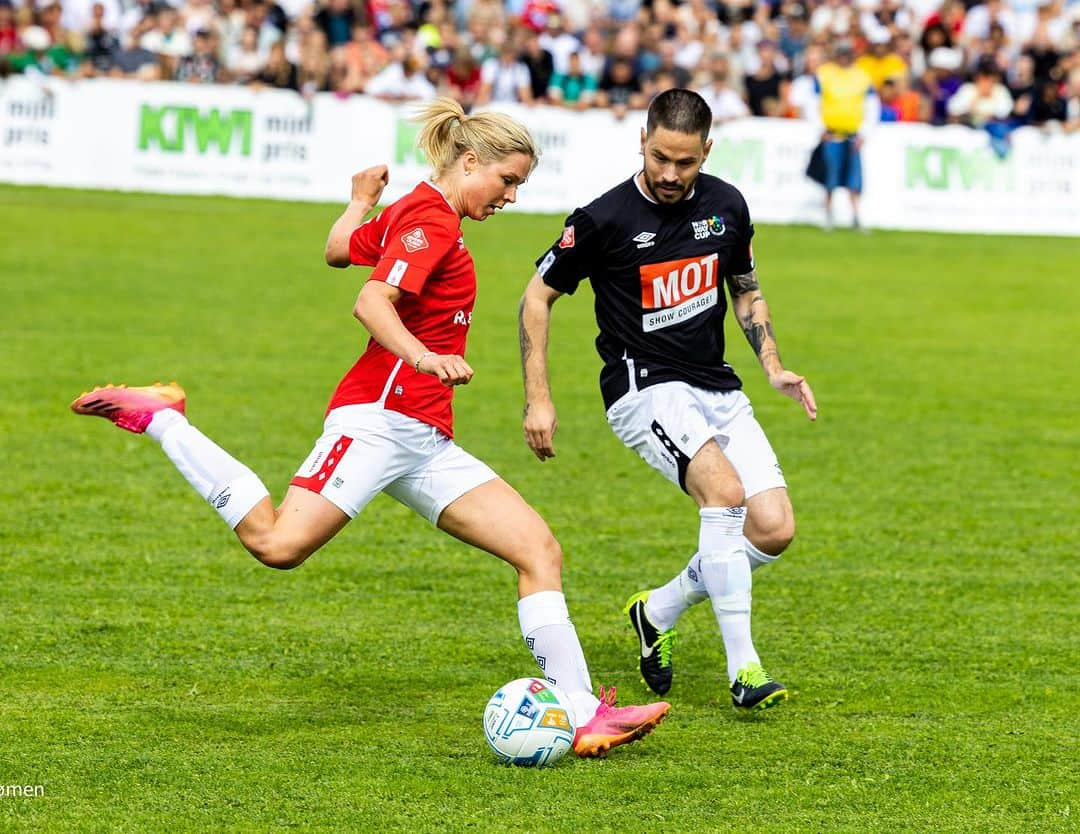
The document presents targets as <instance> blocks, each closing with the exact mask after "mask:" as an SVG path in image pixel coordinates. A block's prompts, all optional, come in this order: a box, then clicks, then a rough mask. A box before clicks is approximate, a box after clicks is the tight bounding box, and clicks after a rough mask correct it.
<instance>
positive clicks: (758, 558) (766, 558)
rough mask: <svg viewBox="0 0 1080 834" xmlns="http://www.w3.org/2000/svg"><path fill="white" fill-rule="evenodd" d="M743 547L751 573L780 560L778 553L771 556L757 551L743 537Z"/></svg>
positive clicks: (752, 544)
mask: <svg viewBox="0 0 1080 834" xmlns="http://www.w3.org/2000/svg"><path fill="white" fill-rule="evenodd" d="M743 546H744V547H745V548H746V558H747V559H749V560H750V570H752V571H755V570H757V569H758V568H761V567H764V566H765V565H771V564H772V563H773V562H775V561H776V560H777V559H779V558H780V554H779V553H778V554H776V555H775V556H773V555H771V554H769V553H766V552H765V551H763V550H758V549H757V548H756V547H754V543H753V542H751V541H750V539H748V538H746V537H745V536H744V537H743Z"/></svg>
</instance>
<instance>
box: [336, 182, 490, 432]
mask: <svg viewBox="0 0 1080 834" xmlns="http://www.w3.org/2000/svg"><path fill="white" fill-rule="evenodd" d="M349 260H350V261H352V263H354V264H357V265H359V266H374V267H375V269H374V271H373V272H372V273H371V276H370V277H369V278H368V280H369V281H385V282H386V283H387V284H390V285H391V286H394V287H397V288H398V289H400V290H403V291H404V292H403V294H402V297H401V299H400V300H399V301H398V302H397V305H396V308H397V313H398V316H399V317H400V318H401V323H402V324H404V325H405V327H406V328H407V329H408V330H409V332H410V333H412V334H413V335H414V336H416V338H417V339H419V340H420V341H421V342H423V343H424V346H425V347H426V348H427V350H430V351H434V352H435V353H440V354H447V353H455V354H457V355H458V356H464V355H465V337H466V336H467V335H468V332H469V324H470V323H471V322H472V311H473V303H474V302H475V301H476V267H475V266H474V265H473V259H472V256H471V255H470V254H469V250H468V249H466V248H465V240H464V238H462V236H461V218H460V217H458V214H457V212H456V211H454V209H452V208H451V207H450V204H449V203H448V202H447V201H446V197H444V196H443V193H442V192H441V191H439V190H438V189H437V188H436V187H435V186H434V185H432V184H431V183H428V182H422V183H420V185H418V186H416V188H414V189H413V190H412V191H411V192H410V193H409V194H406V195H405V196H404V197H402V198H401V199H400V200H398V201H397V202H396V203H392V204H391V205H389V206H387V207H386V208H385V209H383V211H381V212H380V213H379V214H378V215H376V216H375V217H373V218H372V219H370V220H368V221H367V222H366V223H364V224H363V225H362V226H360V227H359V228H358V229H356V231H354V232H353V233H352V237H351V238H350V239H349ZM453 396H454V391H453V388H450V387H447V386H446V385H443V384H442V383H441V382H439V380H438V378H437V377H434V376H431V375H430V374H421V373H417V371H416V369H415V368H413V367H412V366H411V365H409V364H408V363H407V362H404V361H402V360H401V359H399V358H398V357H397V356H395V355H394V354H393V353H391V352H390V351H388V350H387V349H386V348H384V347H383V346H382V345H380V344H379V343H378V342H376V341H375V339H370V340H368V345H367V349H366V350H365V351H364V354H363V355H362V356H361V357H360V358H359V359H358V360H357V362H356V364H355V365H353V366H352V368H351V369H350V370H349V372H348V373H347V374H345V377H344V378H343V379H342V380H341V382H340V383H339V384H338V387H337V390H336V391H334V396H333V397H331V399H330V406H329V408H327V412H329V411H331V410H333V409H335V408H337V407H338V406H342V405H356V404H358V403H381V404H382V406H383V407H384V408H388V409H390V410H391V411H398V412H400V413H402V414H407V415H408V416H409V417H413V418H415V419H417V420H420V421H422V422H424V423H427V424H428V425H431V426H435V428H437V429H439V430H440V431H442V432H443V433H444V434H446V435H447V436H448V437H453V436H454V415H453V409H452V407H451V401H452V399H453Z"/></svg>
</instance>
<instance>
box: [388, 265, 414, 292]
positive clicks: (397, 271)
mask: <svg viewBox="0 0 1080 834" xmlns="http://www.w3.org/2000/svg"><path fill="white" fill-rule="evenodd" d="M408 268H409V262H408V261H402V260H397V261H394V265H393V266H392V267H390V272H389V273H388V274H387V276H386V283H387V284H389V285H390V286H391V287H398V286H401V279H402V278H404V277H405V270H407V269H408Z"/></svg>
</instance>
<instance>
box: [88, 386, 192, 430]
mask: <svg viewBox="0 0 1080 834" xmlns="http://www.w3.org/2000/svg"><path fill="white" fill-rule="evenodd" d="M184 400H185V394H184V389H183V388H181V387H180V386H179V385H178V384H177V383H175V382H170V383H169V384H168V385H162V384H161V383H160V382H155V383H154V384H153V385H147V386H145V387H143V388H128V387H127V386H126V385H106V386H104V387H97V388H95V389H94V390H93V391H88V392H86V393H85V394H83V395H82V396H80V397H78V398H77V399H76V400H75V402H73V403H72V404H71V410H72V411H74V412H75V413H76V414H92V415H97V416H98V417H105V418H107V419H109V420H112V421H113V422H114V423H116V425H118V426H119V427H120V428H122V429H126V430H127V431H130V432H134V433H135V434H142V433H143V432H144V431H146V427H147V426H148V425H150V419H151V418H152V417H153V416H154V414H156V413H157V412H159V411H161V410H163V409H166V408H171V409H172V410H173V411H179V412H180V413H181V414H183V413H184Z"/></svg>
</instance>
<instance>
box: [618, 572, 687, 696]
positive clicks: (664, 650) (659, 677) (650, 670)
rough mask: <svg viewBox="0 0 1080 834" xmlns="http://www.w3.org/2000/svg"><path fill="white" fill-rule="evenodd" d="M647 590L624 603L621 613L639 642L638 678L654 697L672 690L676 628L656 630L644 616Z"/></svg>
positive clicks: (647, 596) (647, 595)
mask: <svg viewBox="0 0 1080 834" xmlns="http://www.w3.org/2000/svg"><path fill="white" fill-rule="evenodd" d="M648 598H649V592H648V591H640V592H639V593H636V594H634V595H633V596H632V597H630V599H628V600H627V601H626V607H625V608H623V613H624V614H626V615H627V616H629V617H630V625H632V626H633V627H634V631H636V632H637V636H638V642H639V643H640V654H639V657H640V663H639V666H640V668H641V679H642V680H643V681H645V685H646V686H648V687H649V689H651V690H652V691H653V692H655V693H656V694H657V695H665V694H667V691H668V690H669V689H671V650H672V649H673V648H674V647H675V629H673V628H672V629H668V630H667V631H659V630H657V628H656V626H654V625H653V624H652V623H650V622H649V618H648V617H647V616H646V615H645V600H647V599H648Z"/></svg>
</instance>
